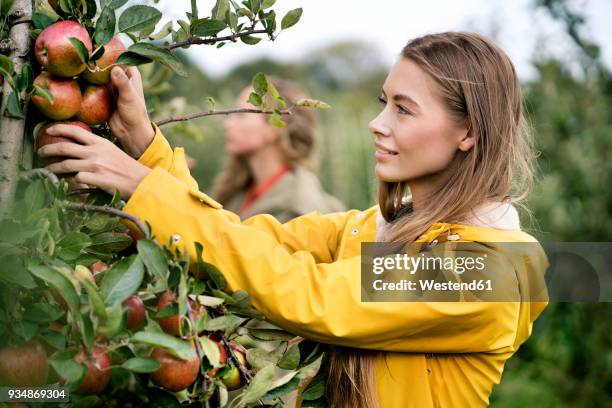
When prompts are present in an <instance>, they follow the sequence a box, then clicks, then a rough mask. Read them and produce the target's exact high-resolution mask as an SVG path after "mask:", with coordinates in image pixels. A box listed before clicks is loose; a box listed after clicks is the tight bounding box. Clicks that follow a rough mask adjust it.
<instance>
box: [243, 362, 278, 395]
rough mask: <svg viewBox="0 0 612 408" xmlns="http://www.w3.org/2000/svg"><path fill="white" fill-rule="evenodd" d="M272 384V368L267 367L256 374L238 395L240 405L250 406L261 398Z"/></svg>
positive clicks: (270, 366)
mask: <svg viewBox="0 0 612 408" xmlns="http://www.w3.org/2000/svg"><path fill="white" fill-rule="evenodd" d="M273 382H274V366H272V365H269V366H266V367H264V368H262V369H261V370H259V371H258V372H257V374H255V377H253V379H252V380H251V383H250V384H249V386H248V387H247V388H246V389H245V390H244V392H243V393H242V394H241V395H240V401H241V402H242V404H245V405H247V404H252V403H254V402H257V401H258V400H259V399H260V398H261V397H263V396H264V395H265V394H266V392H267V391H268V390H269V389H270V386H271V385H272V383H273Z"/></svg>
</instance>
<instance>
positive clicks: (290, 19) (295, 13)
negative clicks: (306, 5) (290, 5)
mask: <svg viewBox="0 0 612 408" xmlns="http://www.w3.org/2000/svg"><path fill="white" fill-rule="evenodd" d="M302 11H303V10H302V8H301V7H300V8H296V9H293V10H291V11H289V12H288V13H287V14H285V17H283V20H282V21H281V28H282V29H283V30H286V29H288V28H289V27H292V26H294V25H296V24H297V23H298V21H300V18H301V17H302Z"/></svg>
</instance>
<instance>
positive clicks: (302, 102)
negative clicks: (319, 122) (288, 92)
mask: <svg viewBox="0 0 612 408" xmlns="http://www.w3.org/2000/svg"><path fill="white" fill-rule="evenodd" d="M295 105H296V106H303V107H308V108H319V109H330V108H331V106H330V105H329V104H327V103H325V102H323V101H319V100H317V99H298V100H297V101H296V102H295Z"/></svg>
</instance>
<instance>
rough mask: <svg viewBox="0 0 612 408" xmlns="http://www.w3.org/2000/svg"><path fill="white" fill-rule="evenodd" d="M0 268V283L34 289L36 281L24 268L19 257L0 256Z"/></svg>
mask: <svg viewBox="0 0 612 408" xmlns="http://www.w3.org/2000/svg"><path fill="white" fill-rule="evenodd" d="M0 262H1V264H0V265H2V266H0V281H3V282H6V283H11V284H15V285H19V286H22V287H24V288H26V289H34V288H35V287H36V286H37V285H36V281H35V280H34V278H33V277H32V275H31V274H30V273H29V272H28V270H27V269H26V268H25V265H24V263H23V260H22V259H21V258H20V257H17V256H15V255H14V254H12V255H6V256H2V257H1V258H0Z"/></svg>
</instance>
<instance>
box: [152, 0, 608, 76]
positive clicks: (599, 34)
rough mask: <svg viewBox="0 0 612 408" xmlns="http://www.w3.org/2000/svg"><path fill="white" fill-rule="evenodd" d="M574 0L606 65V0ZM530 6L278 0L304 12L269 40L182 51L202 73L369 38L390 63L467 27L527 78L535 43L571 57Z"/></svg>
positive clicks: (176, 9)
mask: <svg viewBox="0 0 612 408" xmlns="http://www.w3.org/2000/svg"><path fill="white" fill-rule="evenodd" d="M178 3H180V4H181V6H178V5H177V4H178ZM214 3H215V2H214V1H213V0H200V1H199V8H200V10H202V12H203V11H204V10H208V9H209V8H212V6H213V5H214ZM574 3H575V4H576V5H577V6H578V7H579V9H580V10H582V12H584V13H585V14H586V15H587V21H588V22H589V25H588V27H587V31H586V33H587V34H588V35H589V36H590V37H591V38H592V39H594V40H595V41H596V43H598V44H599V45H600V46H601V47H602V55H603V58H604V61H605V62H606V64H607V65H608V66H609V67H612V24H610V17H612V0H576V1H575V2H574ZM531 4H533V0H511V1H508V0H461V1H456V0H428V1H413V0H277V3H276V5H275V6H274V9H275V10H277V15H284V13H285V12H286V11H288V10H291V9H293V8H297V7H302V8H303V9H304V13H303V16H302V19H301V21H300V23H298V24H297V25H296V26H294V27H292V28H290V29H289V30H287V31H284V32H283V33H282V34H281V35H280V36H279V37H278V38H277V39H276V40H275V41H274V42H271V41H268V40H265V42H264V41H262V42H260V43H259V44H257V45H255V46H248V45H246V44H243V43H241V42H238V43H235V44H227V45H226V46H225V47H223V48H221V49H216V48H214V47H211V46H192V47H191V48H190V49H188V50H187V55H188V57H189V58H190V59H191V60H193V61H194V62H195V63H196V64H197V65H198V66H199V67H201V68H202V69H203V70H204V71H206V72H207V73H209V74H212V75H215V76H218V75H223V73H224V72H227V71H228V70H229V69H231V68H232V67H234V66H236V65H239V64H240V63H243V62H246V61H249V60H251V59H254V58H257V57H262V56H267V57H270V58H273V59H278V60H281V61H299V60H300V58H303V57H304V56H305V55H307V53H308V52H309V51H312V50H315V49H318V48H321V47H324V46H326V45H330V44H332V43H334V42H335V41H340V40H355V39H357V40H363V41H365V42H369V43H372V44H374V45H375V46H376V47H377V48H378V49H379V50H380V58H383V59H384V62H385V63H387V64H388V65H391V64H392V63H393V61H394V60H395V58H396V57H397V55H398V53H399V52H400V50H401V48H402V47H403V45H404V44H405V43H406V42H407V41H408V40H409V39H411V38H414V37H418V36H421V35H424V34H427V33H433V32H439V31H452V30H472V31H478V32H480V33H482V34H487V35H492V34H494V35H495V38H496V39H497V41H498V43H499V44H500V45H501V47H502V48H503V49H504V50H505V51H506V52H507V53H508V55H509V56H510V58H511V59H512V61H513V62H514V64H515V66H516V68H517V71H518V75H519V77H521V78H522V79H529V78H533V76H534V75H535V70H534V69H533V67H532V66H531V62H530V61H531V60H532V56H533V54H534V51H535V50H536V49H537V50H538V52H539V53H541V52H542V50H546V52H549V53H551V54H554V55H559V56H562V57H564V58H566V59H568V61H569V62H571V60H572V58H573V54H571V53H568V50H571V45H570V44H571V43H570V41H569V39H568V38H567V36H566V35H565V34H564V33H563V30H562V27H561V25H560V24H559V23H557V22H555V21H553V20H552V19H551V18H550V17H549V16H548V14H547V13H546V12H545V11H544V10H541V9H540V10H535V9H534V8H533V7H532V6H531ZM158 7H160V8H161V9H162V11H163V12H164V15H165V16H168V17H170V16H172V17H173V18H174V19H176V18H185V16H184V12H185V11H189V9H190V6H189V2H188V1H187V0H161V2H160V5H159V6H158ZM160 26H161V24H160Z"/></svg>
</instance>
